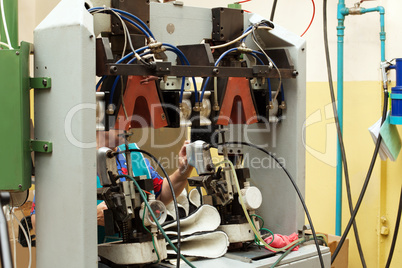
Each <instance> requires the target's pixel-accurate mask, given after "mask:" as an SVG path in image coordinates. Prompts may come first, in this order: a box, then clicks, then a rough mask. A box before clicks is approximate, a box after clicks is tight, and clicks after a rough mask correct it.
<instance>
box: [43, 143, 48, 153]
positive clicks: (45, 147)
mask: <svg viewBox="0 0 402 268" xmlns="http://www.w3.org/2000/svg"><path fill="white" fill-rule="evenodd" d="M48 149H49V146H48V145H47V144H45V145H43V150H45V152H47V150H48Z"/></svg>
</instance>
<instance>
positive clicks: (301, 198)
mask: <svg viewBox="0 0 402 268" xmlns="http://www.w3.org/2000/svg"><path fill="white" fill-rule="evenodd" d="M225 144H239V145H246V146H249V147H252V148H255V149H257V150H260V151H261V152H263V153H265V154H267V155H269V156H270V157H271V158H272V159H274V160H275V162H276V163H278V165H279V166H280V167H281V168H282V170H283V171H284V172H285V173H286V175H287V176H288V178H289V180H290V182H291V183H292V185H293V187H294V188H295V190H296V192H297V195H298V196H299V199H300V202H301V203H302V205H303V208H304V211H305V212H306V216H307V220H308V222H309V224H310V227H311V232H312V233H313V237H314V243H315V246H316V248H317V253H318V258H319V259H320V263H321V267H322V268H324V267H325V265H324V260H323V258H322V254H321V250H320V245H319V244H318V239H317V235H316V232H315V229H314V226H313V221H312V220H311V216H310V213H309V212H308V209H307V205H306V202H305V201H304V198H303V195H302V193H301V192H300V189H299V187H298V186H297V184H296V182H295V180H294V179H293V178H292V176H291V175H290V173H289V171H288V170H287V169H286V168H285V167H284V166H283V165H282V163H281V162H280V161H279V159H278V158H276V156H275V155H273V154H272V153H270V152H268V151H267V150H265V149H263V148H261V147H259V146H257V145H254V144H251V143H248V142H243V141H239V142H231V141H229V142H225ZM218 145H223V143H220V144H218Z"/></svg>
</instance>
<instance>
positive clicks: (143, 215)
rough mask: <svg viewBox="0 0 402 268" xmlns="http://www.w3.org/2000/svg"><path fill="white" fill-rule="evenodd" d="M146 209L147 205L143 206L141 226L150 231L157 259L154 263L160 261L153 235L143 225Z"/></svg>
mask: <svg viewBox="0 0 402 268" xmlns="http://www.w3.org/2000/svg"><path fill="white" fill-rule="evenodd" d="M141 191H143V192H145V191H144V190H142V189H141ZM146 210H147V207H144V212H143V214H142V226H143V227H144V229H145V230H146V231H147V232H148V233H150V234H151V236H152V245H153V246H154V250H155V253H156V256H157V258H158V260H157V261H156V262H154V263H159V262H160V258H159V252H158V249H157V248H156V246H155V240H154V235H153V234H152V232H151V231H150V230H148V228H147V227H146V226H145V223H144V220H145V211H146Z"/></svg>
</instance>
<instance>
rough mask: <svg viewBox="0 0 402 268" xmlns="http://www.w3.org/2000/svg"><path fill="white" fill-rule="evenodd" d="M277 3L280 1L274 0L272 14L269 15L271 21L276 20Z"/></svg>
mask: <svg viewBox="0 0 402 268" xmlns="http://www.w3.org/2000/svg"><path fill="white" fill-rule="evenodd" d="M277 3H278V0H274V2H273V3H272V9H271V16H270V17H269V20H270V21H274V16H275V11H276V4H277Z"/></svg>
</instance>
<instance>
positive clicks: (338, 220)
mask: <svg viewBox="0 0 402 268" xmlns="http://www.w3.org/2000/svg"><path fill="white" fill-rule="evenodd" d="M345 9H346V8H345V1H339V4H338V15H337V18H338V26H337V27H336V29H337V36H338V61H337V65H338V67H337V70H338V72H337V99H338V119H339V127H340V129H341V135H343V134H342V133H343V37H344V34H345V26H344V22H345V14H344V10H345ZM336 150H337V154H336V208H335V214H336V217H335V234H336V235H338V236H340V235H341V232H342V154H341V145H340V143H339V139H337V140H336Z"/></svg>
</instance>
